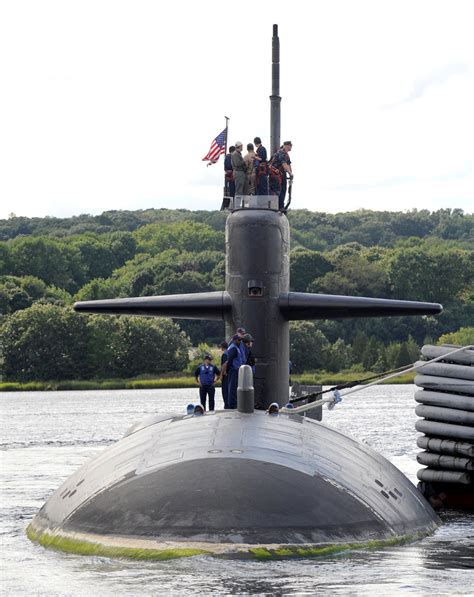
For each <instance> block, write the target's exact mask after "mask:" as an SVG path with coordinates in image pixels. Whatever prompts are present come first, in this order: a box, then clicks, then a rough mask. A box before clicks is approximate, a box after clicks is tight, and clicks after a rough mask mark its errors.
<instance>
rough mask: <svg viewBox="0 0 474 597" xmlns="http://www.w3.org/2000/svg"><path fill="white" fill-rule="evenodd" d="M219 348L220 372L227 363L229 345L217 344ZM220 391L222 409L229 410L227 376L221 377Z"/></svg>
mask: <svg viewBox="0 0 474 597" xmlns="http://www.w3.org/2000/svg"><path fill="white" fill-rule="evenodd" d="M219 348H220V349H221V353H222V354H221V371H222V369H223V367H224V363H225V362H226V361H227V349H228V348H229V345H228V344H227V342H226V341H225V340H224V341H223V342H221V343H220V344H219ZM221 390H222V400H223V401H224V408H229V404H228V398H227V394H228V392H227V375H226V376H225V377H221Z"/></svg>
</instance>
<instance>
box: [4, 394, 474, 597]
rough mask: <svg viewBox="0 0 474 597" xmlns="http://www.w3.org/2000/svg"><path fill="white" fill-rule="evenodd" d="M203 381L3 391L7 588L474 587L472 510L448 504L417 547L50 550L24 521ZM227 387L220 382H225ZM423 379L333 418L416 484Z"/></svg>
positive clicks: (466, 590) (420, 590) (348, 406)
mask: <svg viewBox="0 0 474 597" xmlns="http://www.w3.org/2000/svg"><path fill="white" fill-rule="evenodd" d="M196 394H197V392H196V391H193V390H123V391H120V390H116V391H93V392H28V393H18V392H11V393H2V394H0V412H1V415H2V427H1V431H2V433H1V439H0V449H1V450H0V457H1V460H0V483H1V484H0V487H1V494H0V537H1V541H2V545H1V555H0V558H1V570H0V574H1V576H0V582H1V584H0V591H1V594H2V595H93V594H97V595H114V596H116V595H157V594H160V595H165V594H166V595H169V594H173V595H187V594H197V593H200V594H201V595H206V594H218V595H225V594H234V595H235V594H240V595H241V594H268V595H269V594H271V595H283V594H299V595H314V594H324V595H326V594H329V595H344V594H354V595H366V594H373V595H395V594H400V593H411V594H415V595H426V594H428V593H431V594H434V595H453V594H461V595H468V594H471V595H473V594H474V514H466V513H457V512H447V513H445V514H443V522H444V524H443V526H441V527H440V528H439V529H438V530H437V531H436V533H435V534H434V535H432V536H431V537H427V538H425V539H423V540H422V541H418V542H416V543H414V544H410V545H405V546H401V547H395V548H393V547H392V548H386V549H377V550H372V551H364V550H360V551H352V552H346V553H342V554H340V555H333V556H330V557H329V556H327V557H320V558H316V559H301V560H294V559H293V560H291V559H288V560H282V561H272V562H260V561H229V560H220V559H215V558H212V557H207V556H198V557H194V558H183V559H178V560H172V561H167V562H140V561H132V560H112V559H108V558H102V557H88V556H76V555H70V554H65V553H60V552H55V551H52V550H46V549H44V548H42V547H40V546H38V545H35V544H32V543H30V541H29V540H28V539H27V538H26V536H25V528H26V526H27V525H28V523H29V522H30V520H31V519H32V518H33V516H34V515H35V513H36V512H37V510H38V509H39V508H40V507H41V505H42V504H43V503H44V501H45V500H46V499H48V497H49V496H50V495H51V494H52V493H53V491H54V490H55V489H56V488H57V487H58V486H59V485H60V484H61V483H62V482H63V481H64V480H65V479H66V478H67V477H68V476H69V475H70V474H71V473H73V472H74V471H75V470H76V469H77V468H79V466H81V465H82V464H83V463H84V462H86V461H87V460H88V459H89V458H91V457H92V456H95V455H96V454H97V453H98V452H100V451H101V450H103V449H104V448H105V447H106V446H108V445H110V444H111V443H113V442H115V441H116V440H118V439H119V438H120V437H121V436H122V435H123V433H124V432H125V430H126V429H127V428H128V427H129V426H130V425H131V424H132V423H133V422H135V421H137V420H140V419H141V418H143V417H145V416H148V415H150V414H155V413H167V412H176V413H180V412H181V413H184V409H185V405H186V404H187V403H188V402H190V401H195V402H197V395H196ZM218 394H219V391H218ZM413 394H414V386H410V385H406V386H383V387H372V388H367V389H366V390H363V391H361V392H359V393H357V394H355V395H354V396H353V397H352V396H351V397H348V398H347V399H346V400H344V401H343V403H342V404H341V405H338V406H337V407H336V408H335V409H334V410H333V411H331V412H328V411H326V410H324V422H325V423H326V424H329V425H332V426H333V427H336V428H338V429H340V430H342V431H344V432H346V433H348V434H350V435H352V436H354V437H355V438H357V439H358V440H360V441H364V442H366V443H367V444H369V445H370V446H372V447H373V448H374V449H375V450H377V451H379V452H381V453H382V454H383V455H384V456H385V457H386V458H388V459H389V460H390V461H391V462H393V464H395V465H396V466H397V467H398V468H399V469H401V470H402V471H403V472H404V473H405V474H406V475H407V476H408V477H409V478H410V479H411V480H412V481H413V482H414V483H416V471H417V469H418V468H419V465H418V464H417V462H416V453H417V452H418V451H419V449H418V448H417V447H416V436H417V432H416V431H415V427H414V425H415V421H416V416H415V413H414V411H415V403H414V399H413Z"/></svg>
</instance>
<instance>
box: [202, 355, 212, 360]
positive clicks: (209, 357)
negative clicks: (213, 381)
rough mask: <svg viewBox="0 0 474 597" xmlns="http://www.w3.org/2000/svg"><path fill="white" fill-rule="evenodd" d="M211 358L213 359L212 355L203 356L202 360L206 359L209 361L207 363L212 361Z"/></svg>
mask: <svg viewBox="0 0 474 597" xmlns="http://www.w3.org/2000/svg"><path fill="white" fill-rule="evenodd" d="M213 358H214V357H213V356H212V354H205V355H204V360H206V359H207V360H209V361H212V359H213Z"/></svg>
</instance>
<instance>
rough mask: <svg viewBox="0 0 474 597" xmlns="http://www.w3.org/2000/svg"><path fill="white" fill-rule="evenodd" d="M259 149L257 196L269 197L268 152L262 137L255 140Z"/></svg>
mask: <svg viewBox="0 0 474 597" xmlns="http://www.w3.org/2000/svg"><path fill="white" fill-rule="evenodd" d="M253 142H254V143H255V147H256V148H257V151H256V153H257V157H258V162H257V166H256V173H257V176H256V189H255V194H256V195H268V157H267V150H266V149H265V147H264V146H263V145H262V140H261V139H260V137H255V139H254V140H253Z"/></svg>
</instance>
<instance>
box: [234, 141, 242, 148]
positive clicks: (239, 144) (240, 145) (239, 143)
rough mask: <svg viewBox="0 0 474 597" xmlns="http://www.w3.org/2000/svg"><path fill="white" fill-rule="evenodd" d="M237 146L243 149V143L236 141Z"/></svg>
mask: <svg viewBox="0 0 474 597" xmlns="http://www.w3.org/2000/svg"><path fill="white" fill-rule="evenodd" d="M235 146H236V147H243V145H242V141H236V142H235Z"/></svg>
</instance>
